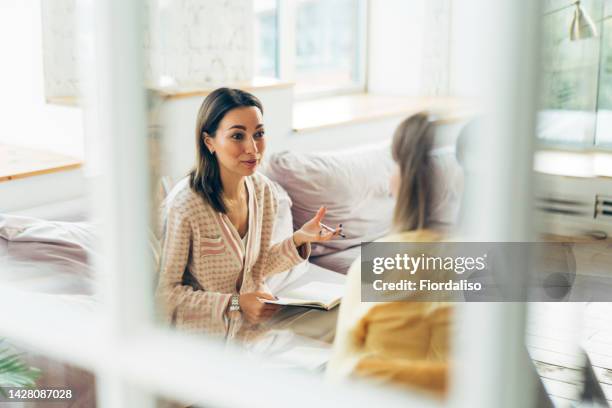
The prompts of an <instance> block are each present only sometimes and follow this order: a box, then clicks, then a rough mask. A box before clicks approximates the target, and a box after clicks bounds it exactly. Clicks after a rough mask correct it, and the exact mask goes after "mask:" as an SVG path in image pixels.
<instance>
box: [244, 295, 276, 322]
mask: <svg viewBox="0 0 612 408" xmlns="http://www.w3.org/2000/svg"><path fill="white" fill-rule="evenodd" d="M260 299H269V300H276V298H275V297H274V296H272V295H271V294H269V293H266V292H251V293H244V294H242V295H240V297H239V300H238V302H239V303H240V310H241V311H242V315H243V316H244V318H245V319H246V320H247V321H248V322H249V323H253V324H255V323H261V322H263V321H265V320H268V319H269V318H270V317H272V316H273V315H274V314H275V313H276V312H278V310H279V309H280V306H279V305H274V304H270V303H264V302H263V301H262V300H260Z"/></svg>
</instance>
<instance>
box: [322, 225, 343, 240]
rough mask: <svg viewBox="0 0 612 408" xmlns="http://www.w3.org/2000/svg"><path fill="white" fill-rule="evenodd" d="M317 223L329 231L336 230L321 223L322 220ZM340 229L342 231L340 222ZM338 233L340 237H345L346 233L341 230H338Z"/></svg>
mask: <svg viewBox="0 0 612 408" xmlns="http://www.w3.org/2000/svg"><path fill="white" fill-rule="evenodd" d="M319 225H321V227H322V228H325V229H326V230H328V231H329V232H336V230H335V229H334V228H332V227H330V226H327V225H325V224H323V223H322V222H320V223H319ZM340 231H342V224H340ZM338 235H340V236H341V237H342V238H346V235H344V234H343V233H342V232H340V233H339V234H338Z"/></svg>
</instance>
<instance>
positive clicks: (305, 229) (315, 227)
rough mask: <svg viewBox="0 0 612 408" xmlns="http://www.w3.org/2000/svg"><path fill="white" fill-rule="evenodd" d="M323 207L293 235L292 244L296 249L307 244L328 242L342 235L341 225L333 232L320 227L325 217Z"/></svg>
mask: <svg viewBox="0 0 612 408" xmlns="http://www.w3.org/2000/svg"><path fill="white" fill-rule="evenodd" d="M325 212H326V209H325V207H321V208H319V211H317V214H316V215H315V216H314V218H313V219H311V220H310V221H308V222H307V223H305V224H304V225H302V228H300V229H299V230H297V231H295V232H294V233H293V242H294V243H295V246H296V247H299V246H300V245H302V244H305V243H307V242H322V241H329V240H330V239H332V238H335V237H337V236H338V235H340V234H341V233H342V224H339V225H338V227H336V229H335V230H334V231H329V230H328V229H327V228H325V227H323V226H322V225H321V221H322V220H323V217H324V216H325Z"/></svg>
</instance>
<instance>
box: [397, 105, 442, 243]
mask: <svg viewBox="0 0 612 408" xmlns="http://www.w3.org/2000/svg"><path fill="white" fill-rule="evenodd" d="M434 133H435V126H434V124H433V123H432V122H431V121H430V120H429V115H428V114H427V113H423V112H421V113H417V114H415V115H412V116H410V117H409V118H407V119H405V120H404V121H403V122H402V123H400V124H399V126H398V127H397V129H396V130H395V133H394V135H393V142H392V144H391V154H392V156H393V160H394V161H395V162H396V163H397V165H398V166H399V169H400V185H399V191H398V193H397V198H396V203H395V212H394V214H393V224H394V227H395V229H396V230H398V231H411V230H415V229H422V228H426V227H428V223H429V215H430V212H431V205H432V204H431V201H432V193H433V182H434V180H433V175H432V172H431V169H430V160H431V159H430V156H429V153H430V151H431V148H432V146H433V138H434Z"/></svg>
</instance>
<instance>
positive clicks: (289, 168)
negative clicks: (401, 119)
mask: <svg viewBox="0 0 612 408" xmlns="http://www.w3.org/2000/svg"><path fill="white" fill-rule="evenodd" d="M264 171H265V173H266V174H267V175H268V177H270V179H272V180H274V181H276V182H278V183H279V184H280V185H281V186H282V187H283V188H284V189H285V190H286V191H287V193H288V194H289V196H290V197H291V200H292V202H293V206H292V209H291V212H292V215H293V226H294V228H296V229H297V228H299V227H301V226H302V225H303V224H304V223H305V222H306V221H308V220H310V219H311V218H312V217H313V216H314V215H315V213H316V212H317V210H318V209H319V207H320V206H321V205H324V206H326V207H327V214H326V216H325V219H324V222H325V223H326V224H328V225H330V226H335V225H337V224H340V223H341V224H343V226H344V233H345V235H346V239H336V240H332V241H329V242H325V243H320V244H315V245H313V247H312V255H313V256H316V255H324V254H329V253H332V252H337V251H340V250H343V249H346V248H350V247H353V246H356V245H359V244H360V243H361V242H363V241H373V240H375V239H377V238H380V237H381V236H383V235H385V234H386V233H387V232H388V231H389V228H390V226H391V218H392V215H393V206H394V200H393V198H392V197H391V194H390V191H389V179H390V176H391V173H392V171H393V160H392V159H391V153H390V148H389V144H388V143H387V142H385V143H379V144H375V145H366V146H361V147H359V148H355V149H350V150H343V151H341V152H334V153H318V154H298V153H292V152H280V153H276V154H273V155H272V156H271V157H270V159H269V162H268V163H267V166H266V168H265V170H264Z"/></svg>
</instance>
